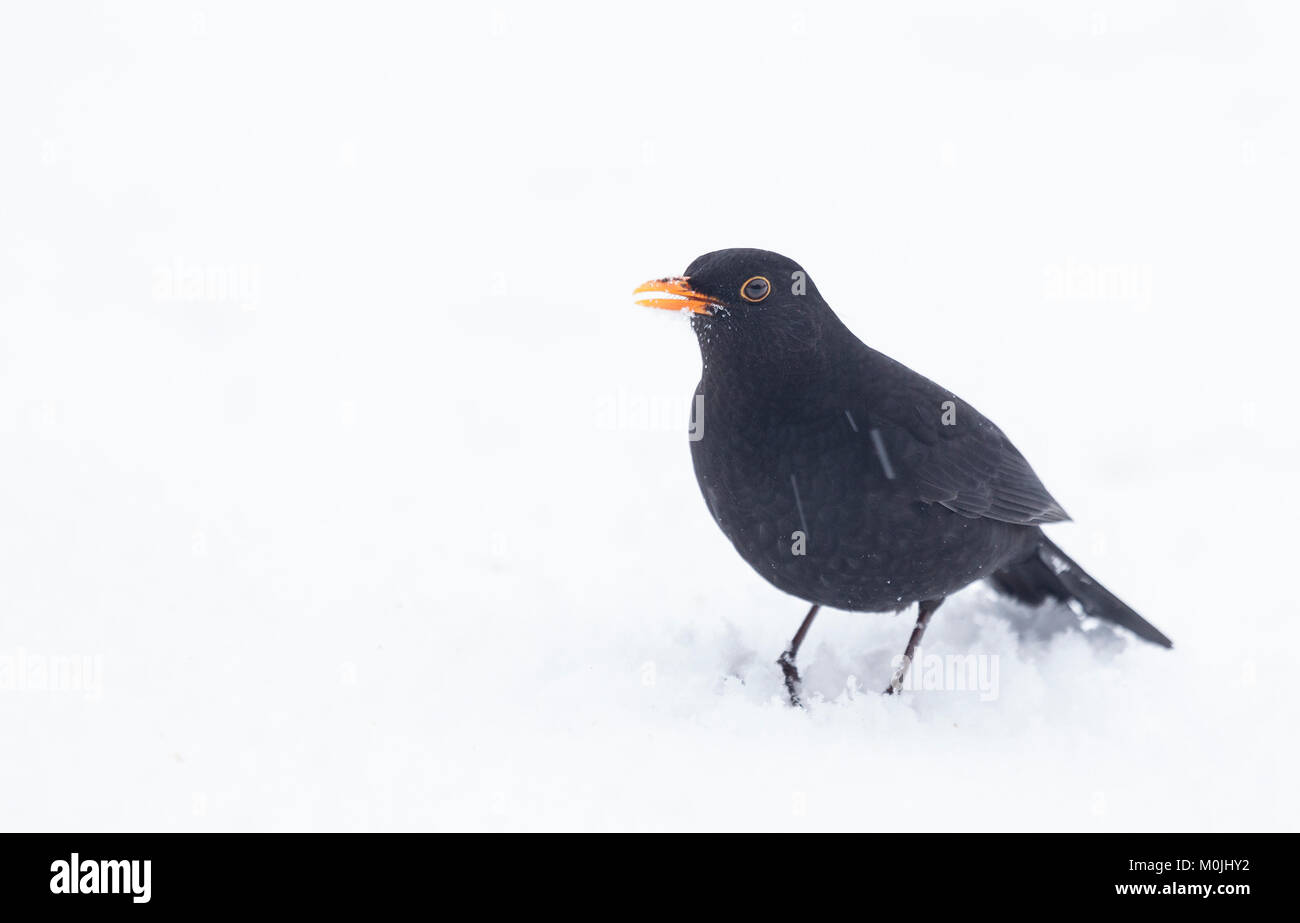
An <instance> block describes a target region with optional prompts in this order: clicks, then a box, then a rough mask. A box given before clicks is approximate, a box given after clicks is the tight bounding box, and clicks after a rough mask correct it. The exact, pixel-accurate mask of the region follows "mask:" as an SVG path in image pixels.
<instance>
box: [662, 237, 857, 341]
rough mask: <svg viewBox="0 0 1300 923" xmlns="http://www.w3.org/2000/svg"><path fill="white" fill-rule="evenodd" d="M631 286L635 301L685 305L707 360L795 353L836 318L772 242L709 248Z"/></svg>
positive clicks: (681, 308)
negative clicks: (676, 269)
mask: <svg viewBox="0 0 1300 923" xmlns="http://www.w3.org/2000/svg"><path fill="white" fill-rule="evenodd" d="M636 293H637V294H640V295H643V296H645V297H642V298H640V299H639V300H638V302H637V303H638V304H642V305H646V306H647V307H652V308H665V309H668V310H671V311H689V312H690V318H691V326H692V327H693V328H694V329H695V334H696V337H697V338H698V339H699V341H700V349H701V351H702V352H703V353H704V355H705V359H706V361H708V360H709V359H710V358H717V359H721V358H723V357H726V356H734V357H735V359H737V360H739V361H743V362H744V363H745V364H746V365H748V366H750V367H759V366H762V365H766V364H768V362H765V361H764V360H771V361H773V362H778V363H780V362H785V363H788V362H791V361H796V360H797V359H798V357H799V356H800V355H801V354H808V353H811V352H814V351H815V350H816V347H817V345H818V343H820V342H822V341H823V340H824V338H825V335H826V333H827V332H828V330H829V328H830V327H831V326H832V325H838V324H839V320H838V319H837V318H836V317H835V315H834V313H833V312H832V311H831V309H830V307H829V306H828V305H827V304H826V302H825V301H824V300H823V299H822V297H821V294H820V293H819V292H818V291H817V286H815V285H814V284H813V281H812V279H811V278H809V276H808V274H807V273H806V272H805V271H804V269H803V267H802V266H800V265H799V264H798V263H796V262H795V261H794V260H792V259H790V258H789V257H785V256H782V255H781V254H779V253H773V252H771V251H770V250H750V249H743V248H734V249H730V250H714V251H713V252H712V253H706V254H704V255H703V256H701V257H698V258H696V259H695V260H694V261H693V262H692V263H691V265H690V266H687V267H686V272H685V273H683V274H682V275H680V276H670V277H667V278H663V279H655V280H653V281H651V282H647V283H645V284H644V285H642V286H640V287H639V288H637V289H636Z"/></svg>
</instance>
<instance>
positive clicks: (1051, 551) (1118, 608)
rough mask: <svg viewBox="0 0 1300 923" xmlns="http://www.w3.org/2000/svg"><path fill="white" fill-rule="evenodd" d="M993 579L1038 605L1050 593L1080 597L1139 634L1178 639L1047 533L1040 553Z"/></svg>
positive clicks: (1086, 606)
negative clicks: (1127, 602)
mask: <svg viewBox="0 0 1300 923" xmlns="http://www.w3.org/2000/svg"><path fill="white" fill-rule="evenodd" d="M990 580H991V581H992V582H993V585H994V586H996V587H997V588H998V589H999V590H1000V591H1002V592H1003V593H1006V594H1007V595H1008V596H1011V597H1014V598H1015V599H1018V600H1020V601H1021V602H1024V603H1028V604H1029V605H1031V606H1032V605H1038V604H1039V603H1041V602H1043V601H1044V600H1046V599H1048V598H1049V597H1050V598H1052V599H1059V600H1062V601H1069V600H1071V599H1074V600H1078V602H1079V604H1080V605H1081V606H1083V611H1084V612H1086V613H1088V615H1091V616H1093V617H1095V618H1099V619H1105V620H1106V621H1108V622H1114V623H1115V624H1116V625H1119V626H1121V627H1122V628H1127V629H1128V630H1129V631H1131V632H1133V633H1134V634H1135V635H1137V636H1138V637H1139V638H1142V639H1144V640H1146V641H1150V642H1151V643H1153V644H1159V645H1160V646H1161V647H1173V646H1174V642H1172V641H1170V640H1169V639H1168V638H1167V637H1165V635H1164V634H1163V633H1162V632H1161V631H1160V629H1158V628H1156V626H1154V625H1152V624H1151V623H1150V622H1148V621H1147V620H1146V619H1144V618H1142V616H1140V615H1138V614H1137V613H1136V612H1134V611H1133V610H1132V609H1130V608H1129V607H1128V606H1126V605H1125V604H1124V603H1123V601H1121V600H1120V598H1119V597H1118V596H1116V595H1115V594H1114V593H1112V592H1111V591H1110V590H1108V589H1106V588H1105V587H1104V586H1102V585H1101V584H1100V583H1098V582H1097V581H1096V580H1094V579H1093V578H1092V577H1091V576H1089V574H1088V572H1087V571H1086V570H1084V569H1083V568H1082V567H1080V566H1079V565H1078V564H1076V563H1075V562H1074V561H1073V560H1071V559H1070V557H1069V555H1067V554H1066V553H1065V552H1064V551H1062V550H1061V549H1060V548H1058V547H1056V545H1054V544H1052V542H1051V541H1049V540H1048V539H1047V537H1046V536H1044V537H1043V539H1042V542H1041V543H1040V544H1039V546H1038V550H1037V553H1036V554H1034V555H1031V556H1030V557H1029V558H1026V559H1025V560H1024V561H1022V562H1020V563H1019V564H1013V565H1012V566H1010V567H1008V568H1005V569H1003V570H1000V571H998V572H997V573H995V574H993V576H992V577H991V578H990Z"/></svg>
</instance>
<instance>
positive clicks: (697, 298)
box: [633, 276, 718, 314]
mask: <svg viewBox="0 0 1300 923" xmlns="http://www.w3.org/2000/svg"><path fill="white" fill-rule="evenodd" d="M641 292H655V293H658V294H661V295H669V296H671V297H668V298H638V299H637V300H636V303H637V304H639V305H645V306H646V307H647V308H664V309H665V310H668V311H680V310H682V308H686V309H687V310H689V311H691V312H692V313H695V314H712V313H713V311H712V310H710V309H711V308H712V307H713V306H714V305H716V304H717V303H718V302H717V301H716V300H715V299H713V298H711V297H709V296H708V295H702V294H700V293H699V292H697V291H695V290H694V289H693V288H691V285H690V279H688V278H687V277H686V276H672V277H671V278H668V279H655V280H654V281H652V282H647V283H646V284H645V285H639V286H637V289H636V291H635V292H633V294H634V295H637V294H640V293H641Z"/></svg>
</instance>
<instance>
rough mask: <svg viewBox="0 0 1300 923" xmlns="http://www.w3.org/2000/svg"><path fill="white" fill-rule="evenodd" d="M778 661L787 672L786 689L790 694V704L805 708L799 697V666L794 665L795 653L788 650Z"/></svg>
mask: <svg viewBox="0 0 1300 923" xmlns="http://www.w3.org/2000/svg"><path fill="white" fill-rule="evenodd" d="M776 662H777V665H778V666H780V667H781V672H782V673H784V674H785V690H786V692H788V693H789V694H790V704H791V705H793V706H794V707H795V708H803V702H802V701H801V700H800V698H799V687H800V681H799V668H798V667H796V666H795V665H794V653H793V652H792V651H786V652H785V653H784V654H782V655H781V656H780V658H778V659H777V661H776Z"/></svg>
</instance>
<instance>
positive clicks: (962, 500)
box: [876, 354, 1070, 525]
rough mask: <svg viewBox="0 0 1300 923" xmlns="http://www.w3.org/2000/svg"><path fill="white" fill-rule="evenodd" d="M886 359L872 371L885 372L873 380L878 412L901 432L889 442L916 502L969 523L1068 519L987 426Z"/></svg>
mask: <svg viewBox="0 0 1300 923" xmlns="http://www.w3.org/2000/svg"><path fill="white" fill-rule="evenodd" d="M877 355H879V354H877ZM880 358H887V357H883V356H881V357H880ZM888 361H889V363H890V367H889V368H888V369H887V370H886V369H882V368H881V367H880V366H879V365H877V369H876V371H877V372H881V371H885V372H886V374H884V375H883V376H879V377H877V379H876V384H877V387H878V388H881V387H882V386H883V389H882V390H883V391H884V394H885V395H886V396H885V397H884V399H883V400H882V401H881V402H880V403H879V404H878V405H877V411H878V413H879V414H880V415H881V416H882V417H883V418H884V419H885V420H887V421H888V422H890V423H893V424H894V426H895V427H896V428H897V429H901V430H903V431H905V432H902V433H900V432H898V431H897V429H896V430H895V433H896V436H897V437H899V438H897V439H894V440H889V441H890V442H896V446H895V449H896V451H897V452H898V454H899V455H900V460H899V462H900V463H899V464H898V466H897V467H899V468H900V469H901V471H900V474H901V475H902V476H903V477H906V478H907V479H908V480H910V481H911V483H912V484H913V486H914V487H915V489H916V491H917V497H918V499H920V500H924V501H926V502H929V503H939V504H941V505H943V506H945V507H947V508H948V509H950V510H952V511H953V512H954V513H959V514H960V515H962V516H966V517H969V518H971V519H975V518H979V517H983V518H985V519H996V520H1000V521H1001V522H1010V523H1018V524H1021V525H1041V524H1042V523H1048V522H1064V521H1068V520H1069V518H1070V517H1069V515H1068V514H1067V513H1066V512H1065V510H1064V509H1062V508H1061V505H1060V504H1059V503H1057V502H1056V499H1055V498H1054V497H1053V496H1052V495H1051V494H1050V493H1048V492H1047V488H1046V487H1044V486H1043V482H1042V481H1040V480H1039V479H1038V475H1036V474H1034V469H1032V468H1031V467H1029V462H1027V461H1025V458H1024V456H1023V455H1021V454H1020V452H1019V451H1018V450H1017V449H1016V447H1015V446H1014V445H1012V444H1011V440H1010V439H1008V438H1007V437H1006V435H1005V434H1004V433H1003V432H1002V430H1000V429H998V427H997V426H995V425H994V424H993V422H992V421H990V420H989V419H987V418H986V417H985V416H984V415H983V414H981V413H980V412H979V411H977V410H976V409H975V408H974V407H971V406H970V405H969V404H966V403H964V402H963V401H962V400H961V399H960V398H958V397H957V396H956V395H955V394H952V393H951V392H949V391H946V390H945V389H943V388H941V387H939V386H938V385H936V384H935V383H934V382H932V381H930V380H929V379H927V378H924V377H922V376H920V375H918V374H916V373H915V372H913V371H912V370H911V369H908V368H907V367H906V366H903V365H901V364H899V363H896V362H894V361H893V360H892V359H891V360H888ZM882 378H883V379H884V380H881V379H882ZM878 393H879V392H878ZM949 402H951V403H949ZM908 437H911V438H908Z"/></svg>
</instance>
